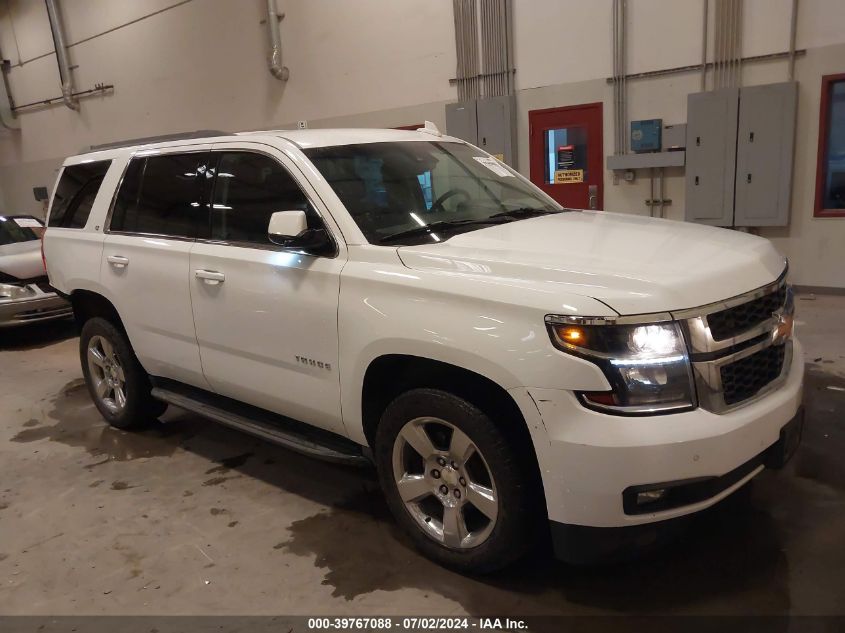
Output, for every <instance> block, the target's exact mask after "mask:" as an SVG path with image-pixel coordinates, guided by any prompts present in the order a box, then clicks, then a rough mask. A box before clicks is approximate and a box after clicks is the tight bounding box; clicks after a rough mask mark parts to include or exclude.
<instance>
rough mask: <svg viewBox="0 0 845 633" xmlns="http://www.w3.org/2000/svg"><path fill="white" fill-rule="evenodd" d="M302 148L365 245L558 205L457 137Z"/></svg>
mask: <svg viewBox="0 0 845 633" xmlns="http://www.w3.org/2000/svg"><path fill="white" fill-rule="evenodd" d="M304 151H305V154H306V156H308V158H309V159H310V160H311V162H312V163H314V165H315V167H316V168H317V169H318V170H319V171H320V173H321V174H322V175H323V177H324V178H325V179H326V180H327V181H328V182H329V184H330V185H331V186H332V188H333V189H334V191H335V193H336V194H337V195H338V197H339V198H340V200H341V202H343V204H344V206H345V207H346V209H347V210H348V211H349V213H350V214H351V216H352V218H353V219H354V220H355V222H356V223H357V224H358V226H359V227H360V228H361V231H362V232H363V233H364V235H365V236H366V238H367V239H368V240H369V241H370V242H371V243H373V244H379V243H382V244H387V243H397V244H403V243H404V244H412V243H420V242H431V241H443V240H444V239H448V237H451V236H452V235H454V234H457V233H459V232H465V231H471V230H475V229H478V228H484V227H485V226H489V225H492V224H498V223H501V222H506V221H514V220H517V219H522V218H524V217H531V216H532V215H540V214H544V213H555V212H558V211H560V210H561V208H560V206H559V205H558V204H557V203H556V202H554V201H553V200H551V199H550V198H549V197H547V196H546V195H545V194H544V193H542V192H541V191H540V190H539V189H537V188H536V187H534V185H532V184H530V183H528V182H526V181H524V180H523V179H521V178H519V177H517V176H515V175H514V173H513V172H512V171H511V170H510V169H508V168H507V167H506V166H505V165H503V164H502V163H500V162H499V161H497V160H496V159H495V158H491V157H489V156H485V155H483V154H481V153H480V152H479V151H478V150H476V149H473V148H472V147H470V146H469V145H466V144H464V143H453V142H448V143H447V142H435V141H430V142H429V141H404V142H388V143H362V144H355V145H338V146H331V147H314V148H309V149H306V150H304ZM435 229H437V230H435Z"/></svg>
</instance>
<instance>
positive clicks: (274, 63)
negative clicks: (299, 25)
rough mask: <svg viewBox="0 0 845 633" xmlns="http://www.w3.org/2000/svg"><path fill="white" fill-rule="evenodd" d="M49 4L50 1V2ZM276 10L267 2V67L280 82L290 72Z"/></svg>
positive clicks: (268, 0)
mask: <svg viewBox="0 0 845 633" xmlns="http://www.w3.org/2000/svg"><path fill="white" fill-rule="evenodd" d="M48 2H49V0H48ZM284 17H285V15H284V13H282V14H281V15H280V14H279V12H278V9H277V8H276V0H267V29H268V32H269V33H270V53H269V55H267V67H268V68H269V70H270V74H271V75H273V76H274V77H275V78H276V79H278V80H279V81H287V80H288V78H289V77H290V71H289V70H288V67H287V66H283V65H282V34H281V33H280V32H279V20H281V19H282V18H284Z"/></svg>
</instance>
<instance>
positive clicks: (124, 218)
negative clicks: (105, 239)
mask: <svg viewBox="0 0 845 633" xmlns="http://www.w3.org/2000/svg"><path fill="white" fill-rule="evenodd" d="M207 158H208V156H207V154H205V153H189V154H165V155H163V156H147V157H144V158H134V159H132V160H131V161H130V163H129V167H128V168H127V170H126V173H125V174H124V176H123V182H122V183H121V185H120V190H119V191H118V194H117V198H116V199H115V203H114V209H113V210H112V219H111V224H110V225H109V230H111V231H120V232H123V233H149V234H153V235H167V236H171V237H187V238H193V237H196V234H197V228H198V227H199V225H200V224H205V222H206V219H205V218H207V215H206V214H205V212H204V210H203V206H202V194H203V181H204V180H205V173H206V161H207Z"/></svg>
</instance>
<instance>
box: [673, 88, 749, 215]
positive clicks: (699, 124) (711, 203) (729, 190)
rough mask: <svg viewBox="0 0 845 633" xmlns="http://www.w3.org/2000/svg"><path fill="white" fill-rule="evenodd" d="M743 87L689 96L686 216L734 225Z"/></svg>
mask: <svg viewBox="0 0 845 633" xmlns="http://www.w3.org/2000/svg"><path fill="white" fill-rule="evenodd" d="M738 116H739V88H723V89H721V90H714V91H712V92H699V93H695V94H691V95H689V96H688V97H687V143H686V145H687V149H686V162H687V165H686V210H685V218H686V220H688V221H691V222H700V223H702V224H710V225H713V226H733V217H734V180H735V175H736V133H737V124H738Z"/></svg>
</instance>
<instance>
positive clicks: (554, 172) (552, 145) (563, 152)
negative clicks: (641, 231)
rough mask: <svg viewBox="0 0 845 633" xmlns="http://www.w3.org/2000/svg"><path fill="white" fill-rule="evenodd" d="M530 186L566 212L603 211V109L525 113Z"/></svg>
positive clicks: (597, 106)
mask: <svg viewBox="0 0 845 633" xmlns="http://www.w3.org/2000/svg"><path fill="white" fill-rule="evenodd" d="M528 127H529V134H530V148H529V153H530V156H531V181H532V182H533V183H534V184H535V185H537V186H538V187H540V188H541V189H542V190H543V191H545V192H546V193H547V194H549V195H550V196H551V197H552V198H554V199H555V200H557V201H558V202H559V203H560V204H562V205H563V206H564V207H570V208H573V209H603V208H604V186H603V181H604V168H603V163H604V149H603V148H604V146H603V145H602V104H601V103H587V104H584V105H577V106H567V107H564V108H549V109H547V110H532V111H530V112H529V113H528Z"/></svg>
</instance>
